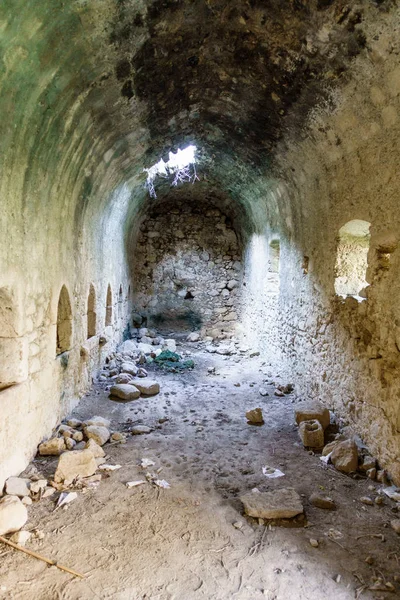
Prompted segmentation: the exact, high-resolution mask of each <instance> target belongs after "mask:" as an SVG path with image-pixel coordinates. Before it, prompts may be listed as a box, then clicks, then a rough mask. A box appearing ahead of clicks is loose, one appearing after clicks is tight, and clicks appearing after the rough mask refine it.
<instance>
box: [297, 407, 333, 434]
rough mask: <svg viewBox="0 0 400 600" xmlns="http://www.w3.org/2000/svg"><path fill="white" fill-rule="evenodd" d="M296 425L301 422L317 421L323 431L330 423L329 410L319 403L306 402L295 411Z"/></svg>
mask: <svg viewBox="0 0 400 600" xmlns="http://www.w3.org/2000/svg"><path fill="white" fill-rule="evenodd" d="M295 418H296V423H297V425H300V423H302V422H303V421H313V420H315V419H316V420H317V421H319V422H320V423H321V425H322V427H323V429H326V428H327V427H328V425H329V423H330V420H331V417H330V414H329V410H328V409H327V408H325V406H322V404H320V403H319V402H307V403H306V404H303V405H302V406H301V407H299V408H297V409H296V410H295Z"/></svg>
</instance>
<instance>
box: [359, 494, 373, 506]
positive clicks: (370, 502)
mask: <svg viewBox="0 0 400 600" xmlns="http://www.w3.org/2000/svg"><path fill="white" fill-rule="evenodd" d="M360 502H362V503H363V504H367V505H368V506H373V505H374V501H373V500H372V498H369V496H362V497H361V498H360Z"/></svg>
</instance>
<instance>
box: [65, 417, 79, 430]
mask: <svg viewBox="0 0 400 600" xmlns="http://www.w3.org/2000/svg"><path fill="white" fill-rule="evenodd" d="M67 425H68V426H69V427H72V429H78V427H81V426H82V421H78V419H68V420H67Z"/></svg>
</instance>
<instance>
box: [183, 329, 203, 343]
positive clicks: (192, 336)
mask: <svg viewBox="0 0 400 600" xmlns="http://www.w3.org/2000/svg"><path fill="white" fill-rule="evenodd" d="M199 340H200V334H199V333H198V332H197V331H192V333H189V335H188V336H187V338H186V341H188V342H198V341H199Z"/></svg>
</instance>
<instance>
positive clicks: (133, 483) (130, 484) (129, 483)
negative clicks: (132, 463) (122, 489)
mask: <svg viewBox="0 0 400 600" xmlns="http://www.w3.org/2000/svg"><path fill="white" fill-rule="evenodd" d="M144 483H146V482H145V481H144V480H143V479H139V480H138V481H127V482H126V484H125V485H126V487H127V488H128V490H131V489H132V488H135V487H138V486H139V485H143V484H144Z"/></svg>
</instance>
